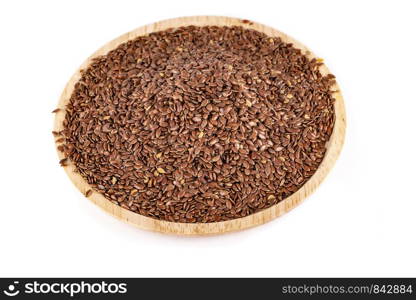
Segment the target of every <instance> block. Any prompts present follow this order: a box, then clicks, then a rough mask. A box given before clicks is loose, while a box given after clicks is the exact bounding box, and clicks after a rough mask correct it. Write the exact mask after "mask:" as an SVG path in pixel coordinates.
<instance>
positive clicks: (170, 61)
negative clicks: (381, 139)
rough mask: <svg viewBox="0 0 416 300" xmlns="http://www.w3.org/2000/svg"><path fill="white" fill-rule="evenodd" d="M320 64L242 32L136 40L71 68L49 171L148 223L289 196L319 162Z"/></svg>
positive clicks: (326, 91) (226, 212)
mask: <svg viewBox="0 0 416 300" xmlns="http://www.w3.org/2000/svg"><path fill="white" fill-rule="evenodd" d="M321 64H322V63H321V62H320V61H319V60H316V59H312V60H310V59H308V58H307V57H306V56H305V55H303V54H302V53H301V51H300V50H298V49H296V48H294V47H293V46H292V45H291V44H286V43H284V42H282V41H281V39H279V38H270V37H268V36H266V35H265V34H263V33H260V32H258V31H255V30H249V29H244V28H242V27H216V26H208V27H195V26H189V27H182V28H179V29H170V30H166V31H161V32H157V33H152V34H150V35H148V36H143V37H139V38H136V39H135V40H132V41H129V42H127V43H125V44H122V45H120V46H119V47H117V48H116V49H115V50H113V51H111V52H109V53H108V54H107V55H105V56H101V57H99V58H96V59H95V60H94V61H93V63H92V64H91V65H90V66H89V67H88V68H87V69H85V70H83V71H82V74H81V75H82V76H81V79H80V80H79V81H78V82H77V83H76V85H75V89H74V91H73V93H72V96H71V98H70V100H69V104H68V105H67V107H66V109H65V120H64V130H63V131H62V132H58V133H55V134H56V135H59V137H60V141H61V142H62V143H63V144H62V145H61V146H60V150H61V151H62V152H63V153H64V154H65V157H66V159H65V160H62V161H61V164H62V165H64V166H66V165H67V164H68V163H70V162H71V163H73V164H74V165H75V166H76V169H77V171H78V172H79V173H80V174H81V175H82V176H83V177H84V178H85V180H86V181H87V182H88V183H89V184H90V185H91V187H92V189H93V191H95V192H98V193H101V194H103V195H104V196H105V197H106V198H107V199H108V200H109V201H112V202H114V203H116V204H118V205H120V206H122V207H124V208H126V209H129V210H131V211H133V212H136V213H139V214H141V215H144V216H149V217H152V218H156V219H161V220H167V221H174V222H217V221H224V220H230V219H235V218H240V217H244V216H247V215H249V214H252V213H255V212H258V211H260V210H262V209H265V208H267V207H270V206H272V205H274V204H276V203H278V202H279V201H282V200H283V199H285V198H286V197H288V196H289V195H291V194H292V193H294V192H296V191H297V190H298V189H299V188H300V187H301V186H302V185H303V184H304V183H305V182H306V181H307V180H308V178H310V177H311V176H312V175H313V174H314V172H315V171H316V170H317V168H318V166H319V164H320V163H321V161H322V159H323V157H324V154H325V151H326V143H327V141H328V140H329V138H330V136H331V133H332V129H333V126H334V119H335V115H334V107H333V102H334V98H333V97H332V91H331V87H332V86H333V84H334V83H335V80H334V76H333V75H327V76H322V75H321V73H320V72H319V66H320V65H321ZM93 191H92V190H91V191H88V192H87V196H90V195H91V194H92V193H93Z"/></svg>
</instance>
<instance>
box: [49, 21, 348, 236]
mask: <svg viewBox="0 0 416 300" xmlns="http://www.w3.org/2000/svg"><path fill="white" fill-rule="evenodd" d="M187 25H196V26H206V25H218V26H233V25H238V26H242V27H245V28H251V29H255V30H258V31H260V32H263V33H265V34H267V35H268V36H271V37H280V38H281V39H282V40H283V41H284V42H287V43H292V44H293V45H294V47H296V48H299V49H301V50H302V52H303V54H305V55H307V56H308V57H310V58H312V57H316V56H315V55H314V54H313V53H312V52H311V51H310V50H309V49H308V48H306V47H305V46H304V45H302V44H301V43H299V42H298V41H296V40H294V39H292V38H291V37H289V36H287V35H286V34H284V33H282V32H280V31H277V30H276V29H273V28H270V27H267V26H264V25H262V24H259V23H255V22H246V21H244V22H243V20H240V19H236V18H229V17H212V16H210V17H208V16H196V17H183V18H176V19H171V20H165V21H161V22H157V23H154V24H151V25H146V26H143V27H139V28H137V29H135V30H133V31H131V32H128V33H126V34H123V35H122V36H120V37H118V38H116V39H115V40H113V41H111V42H109V43H108V44H106V45H104V46H103V47H102V48H100V49H99V50H98V51H97V52H95V53H94V54H93V55H92V56H90V57H89V58H88V59H87V60H86V61H85V62H84V63H83V64H82V65H81V67H80V68H79V69H78V70H77V71H76V72H75V74H74V75H73V76H72V78H71V79H70V80H69V82H68V84H67V85H66V87H65V89H64V91H63V92H62V95H61V97H60V99H59V103H58V108H61V110H60V111H59V112H58V113H57V114H56V117H55V124H54V130H55V131H60V130H62V129H63V124H62V122H63V120H64V118H65V105H66V104H67V103H68V101H69V98H70V96H71V94H72V91H73V89H74V85H75V83H76V82H77V81H78V80H79V79H80V77H81V74H80V70H81V69H85V68H87V66H88V65H89V64H90V62H91V60H92V59H93V58H95V57H97V56H100V55H105V54H107V53H108V52H109V51H110V50H113V49H114V48H116V47H117V46H119V45H120V44H122V43H125V42H127V41H129V40H131V39H134V38H136V37H138V36H142V35H146V34H149V33H151V32H155V31H161V30H165V29H168V28H172V27H179V26H187ZM320 71H321V73H322V74H328V73H329V70H328V69H327V68H326V66H322V67H321V69H320ZM334 89H336V90H338V91H339V90H340V89H339V87H338V86H337V85H336V86H334ZM334 97H335V98H336V101H335V114H336V121H335V126H334V130H333V133H332V136H331V138H330V140H329V142H328V146H327V147H328V149H327V152H326V155H325V157H324V159H323V161H322V163H321V165H320V166H319V168H318V170H317V171H316V173H315V174H314V175H313V176H312V177H311V178H310V179H309V180H308V181H307V182H306V184H305V185H304V186H303V187H302V188H301V189H300V190H298V191H297V192H296V193H294V194H292V195H291V196H290V197H288V198H286V199H285V200H283V201H281V202H280V203H278V204H276V205H274V206H272V207H270V208H267V209H265V210H263V211H260V212H257V213H255V214H252V215H249V216H247V217H244V218H239V219H234V220H230V221H224V222H216V223H206V224H205V223H196V224H188V223H174V222H167V221H160V220H156V219H152V218H149V217H145V216H142V215H140V214H137V213H134V212H132V211H129V210H127V209H124V208H122V207H120V206H118V205H116V204H114V203H112V202H111V201H109V200H107V199H106V198H104V196H103V195H101V194H99V193H97V192H93V194H92V195H91V196H89V197H88V199H90V200H91V201H92V202H94V203H95V204H96V205H98V206H99V207H101V208H102V209H104V210H105V211H106V212H108V213H109V214H111V215H113V216H115V217H117V218H119V219H120V220H123V221H125V222H127V223H130V224H133V225H135V226H137V227H139V228H142V229H147V230H153V231H158V232H163V233H173V234H181V235H206V234H220V233H226V232H231V231H237V230H242V229H246V228H250V227H253V226H257V225H260V224H264V223H266V222H268V221H270V220H272V219H274V218H277V217H279V216H281V215H283V214H284V213H286V212H288V211H289V210H291V209H292V208H293V207H295V206H297V205H298V204H299V203H300V202H301V201H302V200H303V199H305V198H306V197H307V196H308V195H310V194H311V193H312V192H313V191H314V190H315V189H316V188H317V186H318V185H319V184H320V183H321V182H322V181H323V179H324V178H325V176H326V175H327V174H328V173H329V170H330V169H331V168H332V166H333V165H334V163H335V161H336V159H337V158H338V155H339V153H340V151H341V148H342V145H343V143H344V137H345V109H344V101H343V98H342V95H341V92H337V93H334ZM58 155H59V157H60V159H62V158H64V157H63V154H62V153H60V152H59V151H58ZM65 171H66V173H67V174H68V176H69V178H70V179H71V181H72V182H73V183H74V184H75V186H76V187H77V188H78V189H79V190H80V191H81V192H82V193H83V194H84V195H85V192H86V191H87V190H89V189H91V187H90V186H89V184H88V183H87V182H86V181H85V180H84V179H83V178H82V177H81V175H80V174H78V173H76V172H75V166H74V165H73V164H72V163H71V162H69V164H68V166H67V167H65Z"/></svg>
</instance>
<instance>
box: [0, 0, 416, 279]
mask: <svg viewBox="0 0 416 300" xmlns="http://www.w3.org/2000/svg"><path fill="white" fill-rule="evenodd" d="M415 12H416V7H415V2H412V1H389V2H386V1H276V0H273V1H260V0H255V1H253V0H251V1H243V0H239V1H225V0H220V1H216V0H209V1H195V0H193V1H180V0H172V1H161V0H154V1H137V0H135V1H66V2H65V1H25V2H23V1H2V2H1V4H0V33H1V35H0V37H1V47H0V98H1V99H0V101H1V106H0V131H1V140H0V141H1V142H0V143H1V144H0V177H1V180H0V187H1V193H0V201H1V202H0V203H1V208H0V239H1V241H0V276H11V277H13V276H296V277H297V276H416V255H415V253H416V242H415V238H416V234H415V229H416V217H415V216H416V196H415V192H414V187H415V180H416V176H415V167H416V163H415V161H416V160H415V156H416V148H415V146H416V143H415V140H416V126H415V119H416V97H415V86H416V63H415V56H416V41H415V28H416V18H415ZM190 15H226V16H232V17H241V18H247V19H252V20H254V21H258V22H261V23H264V24H267V25H269V26H272V27H275V28H277V29H279V30H281V31H283V32H285V33H287V34H289V35H291V36H293V37H294V38H296V39H298V40H299V41H301V42H303V43H304V44H305V45H307V46H308V47H310V48H311V49H312V50H313V51H314V52H316V53H317V54H318V55H319V56H321V57H323V58H325V62H326V63H327V65H328V66H329V68H330V69H331V71H332V72H333V73H334V74H335V75H336V76H337V78H338V82H339V84H340V86H341V88H342V91H343V94H344V98H345V102H346V109H347V122H348V124H347V137H346V142H345V146H344V149H343V151H342V153H341V156H340V159H339V160H338V162H337V163H336V165H335V168H334V169H333V170H332V172H331V173H330V174H329V176H328V177H327V179H326V180H325V181H324V183H323V184H322V185H321V186H320V187H319V189H318V190H317V191H316V192H315V193H314V194H313V195H312V196H310V197H309V198H308V199H306V200H305V201H304V202H303V204H301V205H300V206H299V207H297V208H295V209H294V210H293V211H291V212H290V213H288V214H286V215H285V216H283V217H281V218H279V219H277V220H274V221H272V222H270V223H268V224H266V225H263V226H260V227H257V228H255V229H251V230H246V231H243V232H239V233H233V234H227V235H222V236H214V237H199V238H184V237H176V236H166V235H162V234H158V233H152V232H145V231H142V230H139V229H136V228H134V227H132V226H130V225H127V224H124V223H122V222H120V221H118V220H116V219H115V218H113V217H111V216H109V215H107V214H106V213H104V212H103V211H101V210H100V209H99V208H97V207H95V206H94V205H93V204H92V203H91V202H89V201H88V200H87V199H86V198H84V197H83V196H82V195H81V193H80V192H79V191H78V190H77V189H76V188H75V187H74V186H73V185H72V183H71V182H70V181H69V179H68V178H67V176H66V174H65V173H64V171H63V170H62V169H61V168H60V167H59V166H58V158H57V154H56V152H55V146H54V142H53V138H52V135H51V130H52V123H53V115H52V114H51V111H52V110H53V109H54V108H55V106H56V104H57V101H58V98H59V95H60V93H61V91H62V89H63V87H64V85H65V84H66V82H67V80H68V79H69V78H70V76H71V75H72V73H73V72H74V71H75V70H76V69H77V67H78V66H79V65H80V64H81V62H83V61H84V59H86V57H88V56H89V55H90V54H91V53H93V52H94V51H95V50H96V49H98V48H99V47H101V46H102V45H103V44H105V43H106V42H108V41H109V40H111V39H113V38H115V37H117V36H119V35H121V34H123V33H124V32H127V31H130V30H132V29H134V28H136V27H139V26H142V25H145V24H148V23H152V22H155V21H158V20H162V19H166V18H173V17H179V16H190Z"/></svg>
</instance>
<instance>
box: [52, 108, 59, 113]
mask: <svg viewBox="0 0 416 300" xmlns="http://www.w3.org/2000/svg"><path fill="white" fill-rule="evenodd" d="M60 111H61V109H60V108H55V109H54V110H53V111H52V113H53V114H54V113H57V112H60Z"/></svg>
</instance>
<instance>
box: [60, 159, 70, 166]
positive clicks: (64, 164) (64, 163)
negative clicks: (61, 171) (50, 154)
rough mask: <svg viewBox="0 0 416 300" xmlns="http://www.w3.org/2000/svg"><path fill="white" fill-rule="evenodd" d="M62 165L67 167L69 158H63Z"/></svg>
mask: <svg viewBox="0 0 416 300" xmlns="http://www.w3.org/2000/svg"><path fill="white" fill-rule="evenodd" d="M59 164H60V165H61V167H66V166H67V165H68V158H63V159H61V160H60V161H59Z"/></svg>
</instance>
